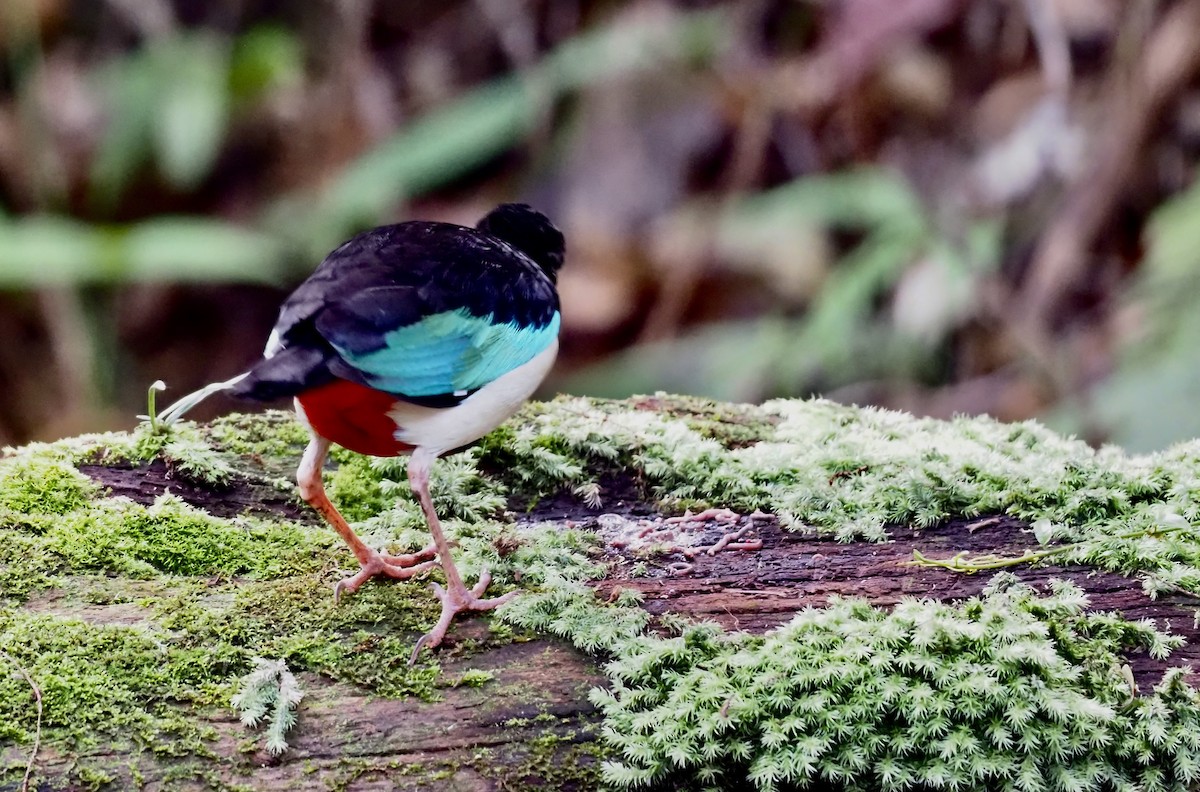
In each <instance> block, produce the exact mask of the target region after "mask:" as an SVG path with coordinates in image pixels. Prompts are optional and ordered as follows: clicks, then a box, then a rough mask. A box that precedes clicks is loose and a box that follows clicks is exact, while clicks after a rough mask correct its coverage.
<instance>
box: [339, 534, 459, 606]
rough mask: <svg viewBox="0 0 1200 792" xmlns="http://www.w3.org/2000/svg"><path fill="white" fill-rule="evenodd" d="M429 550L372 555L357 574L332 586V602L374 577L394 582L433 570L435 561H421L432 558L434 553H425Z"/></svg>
mask: <svg viewBox="0 0 1200 792" xmlns="http://www.w3.org/2000/svg"><path fill="white" fill-rule="evenodd" d="M429 549H430V548H428V547H427V548H425V549H424V550H421V551H420V552H417V553H410V554H407V555H399V556H392V555H380V554H379V553H372V554H371V558H370V560H369V561H367V563H365V564H363V565H362V568H361V569H359V570H358V574H356V575H351V576H350V577H347V578H343V579H341V580H339V581H338V582H337V583H335V584H334V586H333V601H334V603H335V604H336V603H337V602H338V601H339V600H341V598H342V595H343V594H353V593H354V592H356V591H358V588H359V586H361V585H362V584H363V583H366V582H367V581H368V580H370V579H371V578H373V577H375V576H376V575H386V576H387V577H390V578H395V579H396V580H404V579H406V578H410V577H412V576H413V575H419V574H420V573H422V572H425V571H426V570H429V569H433V568H434V567H436V566H437V565H438V562H437V561H433V560H429V561H422V560H421V559H423V558H432V556H435V555H436V552H434V553H429V552H427V551H428V550H429Z"/></svg>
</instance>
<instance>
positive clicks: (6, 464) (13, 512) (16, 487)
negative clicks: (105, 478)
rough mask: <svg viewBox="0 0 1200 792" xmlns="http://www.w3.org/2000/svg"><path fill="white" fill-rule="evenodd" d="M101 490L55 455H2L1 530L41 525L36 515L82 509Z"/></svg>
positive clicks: (0, 463)
mask: <svg viewBox="0 0 1200 792" xmlns="http://www.w3.org/2000/svg"><path fill="white" fill-rule="evenodd" d="M99 489H100V488H99V487H98V486H97V485H96V484H95V482H93V481H92V480H91V479H89V478H88V477H87V476H85V475H83V474H82V473H80V472H79V471H78V470H77V469H76V468H75V466H74V465H72V464H71V462H70V461H68V460H66V459H62V458H60V457H58V456H57V455H54V454H28V453H25V454H20V455H17V456H13V457H11V458H7V459H2V458H0V529H3V528H4V527H5V526H12V525H24V526H27V527H33V526H38V525H41V524H42V521H38V520H36V518H40V517H46V516H48V515H60V514H66V513H67V512H70V511H74V510H76V509H79V508H81V507H83V506H84V505H85V504H87V503H88V501H89V500H90V499H91V498H92V497H93V496H94V495H95V494H96V493H97V492H98V491H99ZM30 518H34V519H33V520H31V519H30Z"/></svg>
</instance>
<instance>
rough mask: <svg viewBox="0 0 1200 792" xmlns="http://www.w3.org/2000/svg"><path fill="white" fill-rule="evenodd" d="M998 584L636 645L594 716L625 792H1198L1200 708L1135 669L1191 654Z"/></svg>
mask: <svg viewBox="0 0 1200 792" xmlns="http://www.w3.org/2000/svg"><path fill="white" fill-rule="evenodd" d="M1084 604H1085V598H1084V597H1083V596H1082V594H1081V592H1080V591H1079V590H1078V589H1076V588H1074V587H1073V586H1070V585H1065V584H1060V585H1058V586H1057V587H1056V590H1055V593H1054V594H1053V595H1052V596H1049V597H1039V596H1037V595H1036V594H1035V593H1034V592H1033V591H1032V589H1029V588H1028V587H1026V586H1023V585H1021V584H1019V583H1016V582H1015V579H1013V578H1011V577H1006V576H1001V577H999V578H997V580H996V581H994V582H993V584H992V585H991V586H990V587H989V589H988V590H987V591H986V592H985V594H984V595H983V596H982V597H977V598H972V599H971V600H968V601H967V602H965V603H963V604H961V605H945V604H940V603H934V602H928V601H919V600H907V601H905V602H902V603H901V604H900V605H898V606H897V607H896V608H895V609H894V610H893V611H892V612H890V613H888V612H884V611H881V610H880V609H878V608H873V607H871V606H870V605H868V604H865V603H862V602H856V601H853V600H849V601H843V600H837V599H835V600H833V601H832V602H831V603H830V606H829V607H828V608H824V609H807V610H805V611H803V612H802V613H800V614H799V615H797V617H796V618H795V619H794V620H793V621H792V622H791V623H790V624H788V625H786V626H784V627H782V628H780V629H778V630H775V631H773V632H772V633H770V634H768V635H766V636H764V637H761V638H757V637H748V636H744V635H733V636H725V635H722V634H721V632H720V630H718V629H716V628H713V627H704V626H700V627H694V628H690V629H688V630H686V631H685V632H684V634H683V635H682V636H680V637H678V638H675V639H671V640H662V639H645V640H643V641H639V642H635V643H634V644H631V645H629V646H627V647H625V651H623V653H622V655H623V656H622V657H621V658H620V659H619V660H617V661H615V662H614V663H613V664H612V665H611V666H610V668H609V674H610V676H611V678H612V679H613V680H614V684H613V688H612V690H611V691H605V692H597V693H595V695H594V697H593V698H594V700H595V701H596V702H597V703H598V705H599V706H600V707H601V709H602V710H603V711H604V714H605V717H606V722H607V724H608V729H607V730H606V732H605V733H606V736H607V737H608V739H609V741H610V742H611V743H612V744H613V747H614V748H615V749H616V751H617V753H618V755H619V756H621V757H622V758H621V760H620V761H614V762H610V763H608V764H607V765H606V766H605V777H606V778H607V779H608V780H609V781H610V782H612V783H614V784H618V785H621V786H630V785H642V784H646V783H649V782H656V781H667V780H669V779H672V778H676V779H678V778H681V777H682V778H690V779H695V780H696V781H699V782H700V785H702V786H705V787H708V788H722V787H724V786H725V785H727V784H730V783H740V782H741V781H742V780H743V779H749V781H750V783H751V785H752V786H753V787H754V788H755V789H758V790H774V789H778V788H784V787H789V788H790V787H794V786H809V785H813V784H834V785H837V786H839V787H845V788H846V789H851V790H900V789H914V788H915V789H949V788H954V789H983V788H996V789H999V788H1012V789H1045V790H1076V789H1094V788H1097V787H1098V786H1100V785H1101V784H1112V785H1113V786H1115V787H1118V788H1129V789H1172V790H1180V792H1182V790H1185V789H1188V788H1190V787H1191V784H1193V783H1195V782H1196V781H1197V780H1200V762H1198V761H1197V760H1196V756H1197V752H1198V751H1200V731H1198V727H1200V695H1198V694H1197V692H1196V691H1195V690H1194V689H1193V688H1191V687H1190V686H1188V685H1187V683H1186V682H1185V681H1184V672H1183V671H1181V670H1179V669H1176V670H1173V671H1171V672H1168V674H1167V676H1166V677H1165V678H1164V680H1163V682H1162V683H1161V684H1160V685H1159V686H1158V687H1156V688H1155V690H1154V692H1153V694H1152V695H1150V696H1144V697H1141V698H1134V697H1133V695H1132V692H1131V690H1130V687H1129V683H1128V681H1127V679H1126V677H1125V676H1124V675H1123V674H1122V672H1121V663H1122V653H1124V652H1128V651H1133V650H1137V649H1148V650H1149V651H1150V652H1151V653H1152V654H1154V655H1156V656H1162V655H1163V654H1165V653H1166V652H1167V651H1168V650H1169V648H1170V647H1172V646H1177V645H1178V644H1179V643H1180V642H1179V641H1178V639H1174V640H1172V639H1168V638H1167V637H1165V636H1163V635H1162V634H1160V633H1158V632H1156V631H1155V630H1154V629H1153V628H1152V627H1150V626H1148V625H1135V624H1131V623H1129V622H1125V621H1123V620H1122V619H1120V618H1117V617H1113V616H1109V615H1104V614H1087V613H1084V612H1083V606H1084Z"/></svg>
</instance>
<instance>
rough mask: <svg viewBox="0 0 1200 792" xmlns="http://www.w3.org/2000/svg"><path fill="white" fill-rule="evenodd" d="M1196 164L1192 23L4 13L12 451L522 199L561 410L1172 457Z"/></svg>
mask: <svg viewBox="0 0 1200 792" xmlns="http://www.w3.org/2000/svg"><path fill="white" fill-rule="evenodd" d="M1198 157H1200V0H1175V1H1174V2H1168V1H1167V0H827V1H826V2H818V1H817V0H808V1H803V0H748V1H746V2H738V3H728V4H721V3H703V2H695V3H693V2H677V3H669V2H663V1H662V0H645V1H641V2H615V1H610V2H604V1H602V0H554V1H553V2H551V0H443V2H438V3H428V2H418V1H417V0H391V1H389V0H206V1H202V0H3V1H2V2H0V445H4V444H16V443H21V442H25V441H27V440H30V439H39V438H53V437H58V436H62V435H66V434H72V433H77V432H81V431H86V430H97V429H107V428H124V427H130V426H132V425H133V423H134V422H135V417H134V416H135V415H136V414H137V413H139V412H142V411H144V409H145V392H146V387H147V385H148V384H149V383H150V382H151V381H153V380H155V379H159V378H161V379H164V380H166V382H167V383H168V385H169V386H170V387H171V390H170V391H169V392H168V393H167V394H166V395H165V396H164V397H162V398H164V399H168V400H169V399H172V398H174V397H175V396H178V395H180V394H182V393H184V392H186V391H188V390H190V389H193V388H195V387H198V386H200V385H202V384H204V383H206V382H209V381H213V380H216V379H224V378H227V377H229V376H231V375H232V374H234V373H236V372H238V371H240V370H241V369H242V368H243V367H244V366H245V365H246V364H248V363H249V362H250V361H252V360H253V359H255V358H256V357H257V356H258V355H259V353H260V351H261V348H262V345H263V343H264V339H265V338H266V335H267V333H268V331H269V329H270V327H271V325H272V323H273V321H274V318H275V312H276V310H277V308H278V305H279V303H280V301H281V300H282V298H283V297H284V296H285V295H286V293H287V291H288V289H289V288H291V287H294V286H295V285H296V284H297V283H298V282H299V281H300V280H302V279H303V278H304V277H305V276H306V275H307V274H308V273H309V272H310V271H311V270H312V269H313V267H315V266H316V264H317V263H318V262H319V261H320V260H321V258H322V257H323V255H324V254H325V253H326V252H327V251H329V250H330V249H331V248H333V247H334V246H335V245H337V244H338V243H339V242H341V241H342V240H344V239H345V238H347V237H348V236H350V235H352V234H353V233H355V232H356V231H359V230H361V229H363V228H367V227H370V226H373V225H377V224H380V223H384V222H396V221H399V220H404V219H413V218H422V219H437V220H446V221H452V222H457V223H463V224H474V222H475V221H476V220H477V219H478V218H479V217H480V216H482V215H483V214H484V213H485V212H486V211H487V210H488V209H490V208H491V207H492V206H493V205H495V204H496V203H499V202H502V201H511V200H519V201H525V202H528V203H531V204H534V205H535V206H537V207H538V208H540V209H541V210H543V211H544V212H546V213H547V214H548V215H550V216H551V217H552V218H553V219H554V220H555V221H556V222H557V224H558V225H559V226H560V227H561V228H562V229H563V230H564V232H565V233H566V236H567V240H568V263H567V266H566V267H565V269H564V270H563V272H562V275H561V282H560V285H561V294H562V300H563V303H564V330H563V346H562V353H561V356H560V362H559V365H558V367H557V369H556V371H555V374H554V375H553V378H552V380H551V381H549V382H548V383H547V385H546V388H545V393H547V394H549V393H553V392H556V391H566V392H572V393H578V394H595V395H603V396H623V395H628V394H630V393H637V392H652V391H655V390H659V389H662V390H668V391H677V392H685V393H693V394H701V395H707V396H713V397H717V398H721V399H732V400H744V401H759V400H762V399H765V398H770V397H775V396H807V395H810V394H822V395H825V396H828V397H830V398H833V399H837V400H840V401H845V402H856V403H860V404H878V405H884V406H887V407H893V408H901V409H907V410H911V411H913V412H916V413H919V414H926V415H934V416H940V417H948V416H951V415H954V414H957V413H968V414H976V413H989V414H992V415H994V416H997V417H999V418H1002V419H1006V420H1015V419H1024V418H1028V417H1040V418H1043V419H1045V420H1047V421H1049V422H1050V423H1051V424H1052V425H1054V426H1056V427H1058V428H1060V429H1064V430H1066V431H1070V432H1074V433H1078V434H1080V435H1081V436H1083V437H1086V438H1087V439H1088V440H1090V441H1093V442H1104V441H1113V442H1119V443H1122V444H1125V445H1127V446H1129V447H1131V448H1134V449H1138V450H1141V449H1154V448H1159V447H1162V446H1164V445H1166V444H1169V443H1170V442H1172V441H1175V440H1178V439H1184V438H1188V437H1192V436H1195V435H1197V434H1200V410H1197V409H1196V406H1197V404H1200V398H1198V397H1200V310H1198V308H1200V188H1198V187H1195V186H1193V180H1192V174H1193V172H1194V170H1195V167H1196V162H1197V159H1198ZM229 409H232V405H230V404H229V403H227V402H222V401H221V400H219V399H218V400H213V403H211V404H206V405H205V407H204V411H200V412H198V414H197V417H206V416H211V415H213V414H215V413H217V412H220V411H225V410H229Z"/></svg>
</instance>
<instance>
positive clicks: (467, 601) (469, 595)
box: [409, 570, 518, 665]
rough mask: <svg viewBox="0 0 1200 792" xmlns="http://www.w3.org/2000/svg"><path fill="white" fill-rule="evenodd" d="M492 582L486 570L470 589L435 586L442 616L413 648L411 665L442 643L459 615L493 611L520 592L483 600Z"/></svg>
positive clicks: (460, 586)
mask: <svg viewBox="0 0 1200 792" xmlns="http://www.w3.org/2000/svg"><path fill="white" fill-rule="evenodd" d="M491 582H492V575H491V573H489V572H488V571H487V570H484V572H483V574H481V575H480V576H479V582H478V583H476V584H475V586H474V587H473V588H470V589H468V588H467V587H466V586H463V585H461V584H460V585H458V586H457V587H456V586H447V587H445V588H443V587H442V586H440V585H438V584H437V583H434V584H433V593H434V595H435V596H437V598H438V599H439V600H441V601H442V615H441V617H440V618H439V619H438V622H437V624H435V625H434V626H433V629H432V630H430V631H429V632H427V633H425V634H424V635H422V636H421V637H420V639H418V640H417V645H416V646H414V647H413V652H412V657H411V658H410V659H409V665H412V664H414V663H416V662H417V656H418V655H419V654H421V650H422V649H424V648H425V647H429V648H430V649H432V648H434V647H435V646H437V645H439V644H440V643H441V642H442V639H443V638H445V637H446V631H447V630H449V629H450V622H452V621H454V617H455V616H457V615H458V614H460V613H462V612H463V611H487V610H492V609H493V608H498V607H500V606H501V605H503V604H504V603H506V602H508V601H509V600H511V599H512V598H513V597H515V596H517V593H518V592H516V591H510V592H508V593H507V594H503V595H501V596H499V597H490V598H488V599H483V598H482V597H483V592H485V591H487V587H488V585H489V584H490V583H491Z"/></svg>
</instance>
